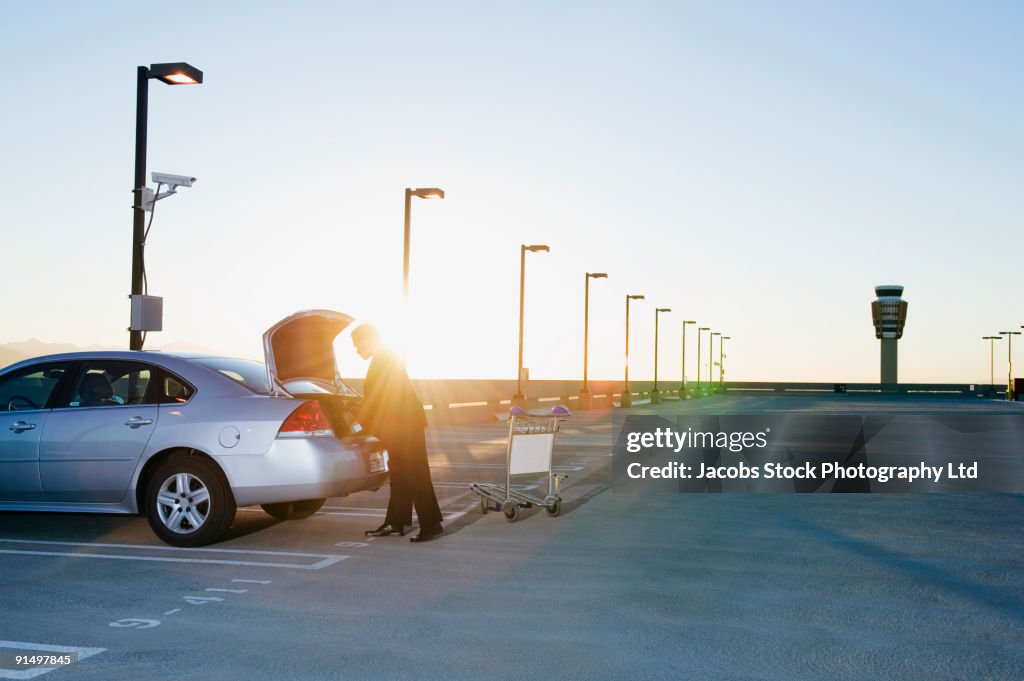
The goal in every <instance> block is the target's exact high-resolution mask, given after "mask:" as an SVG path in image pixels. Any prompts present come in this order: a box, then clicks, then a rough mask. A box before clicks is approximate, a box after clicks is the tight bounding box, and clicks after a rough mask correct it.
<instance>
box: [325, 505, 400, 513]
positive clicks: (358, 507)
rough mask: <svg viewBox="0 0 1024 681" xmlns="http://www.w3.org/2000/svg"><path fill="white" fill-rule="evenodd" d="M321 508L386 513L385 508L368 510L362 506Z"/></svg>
mask: <svg viewBox="0 0 1024 681" xmlns="http://www.w3.org/2000/svg"><path fill="white" fill-rule="evenodd" d="M323 508H326V509H329V510H331V511H380V512H381V513H387V510H388V509H386V508H368V507H363V506H324V507H323Z"/></svg>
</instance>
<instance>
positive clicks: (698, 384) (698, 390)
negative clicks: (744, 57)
mask: <svg viewBox="0 0 1024 681" xmlns="http://www.w3.org/2000/svg"><path fill="white" fill-rule="evenodd" d="M710 330H711V327H709V326H698V327H697V397H700V396H701V388H700V362H701V358H700V332H701V331H710Z"/></svg>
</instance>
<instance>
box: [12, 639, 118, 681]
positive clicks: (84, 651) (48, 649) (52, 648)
mask: <svg viewBox="0 0 1024 681" xmlns="http://www.w3.org/2000/svg"><path fill="white" fill-rule="evenodd" d="M0 649H6V650H11V651H14V652H21V651H26V650H38V651H41V652H44V653H78V661H79V662H81V661H82V660H84V659H85V658H87V657H92V656H93V655H99V654H100V653H102V652H104V651H106V648H81V647H78V646H57V645H51V644H49V643H28V642H26V641H0ZM54 669H60V667H33V668H31V669H0V679H34V678H35V677H37V676H41V675H43V674H46V673H47V672H52V671H53V670H54Z"/></svg>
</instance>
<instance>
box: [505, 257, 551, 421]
mask: <svg viewBox="0 0 1024 681" xmlns="http://www.w3.org/2000/svg"><path fill="white" fill-rule="evenodd" d="M550 250H551V249H550V248H549V247H548V246H545V245H544V244H533V245H531V246H527V245H526V244H523V245H521V246H520V247H519V371H518V372H516V394H515V395H513V396H512V406H514V407H522V408H524V409H525V408H526V396H524V395H523V315H524V313H525V312H526V252H527V251H529V252H531V253H547V252H549V251H550Z"/></svg>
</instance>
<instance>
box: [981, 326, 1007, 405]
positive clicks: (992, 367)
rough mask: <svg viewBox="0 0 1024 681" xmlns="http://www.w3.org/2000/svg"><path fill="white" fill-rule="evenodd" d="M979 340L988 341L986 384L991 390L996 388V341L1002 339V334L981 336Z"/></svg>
mask: <svg viewBox="0 0 1024 681" xmlns="http://www.w3.org/2000/svg"><path fill="white" fill-rule="evenodd" d="M981 340H987V341H988V384H989V386H991V387H990V390H992V391H993V392H994V391H995V389H996V341H997V340H1003V337H1002V336H982V337H981Z"/></svg>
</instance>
